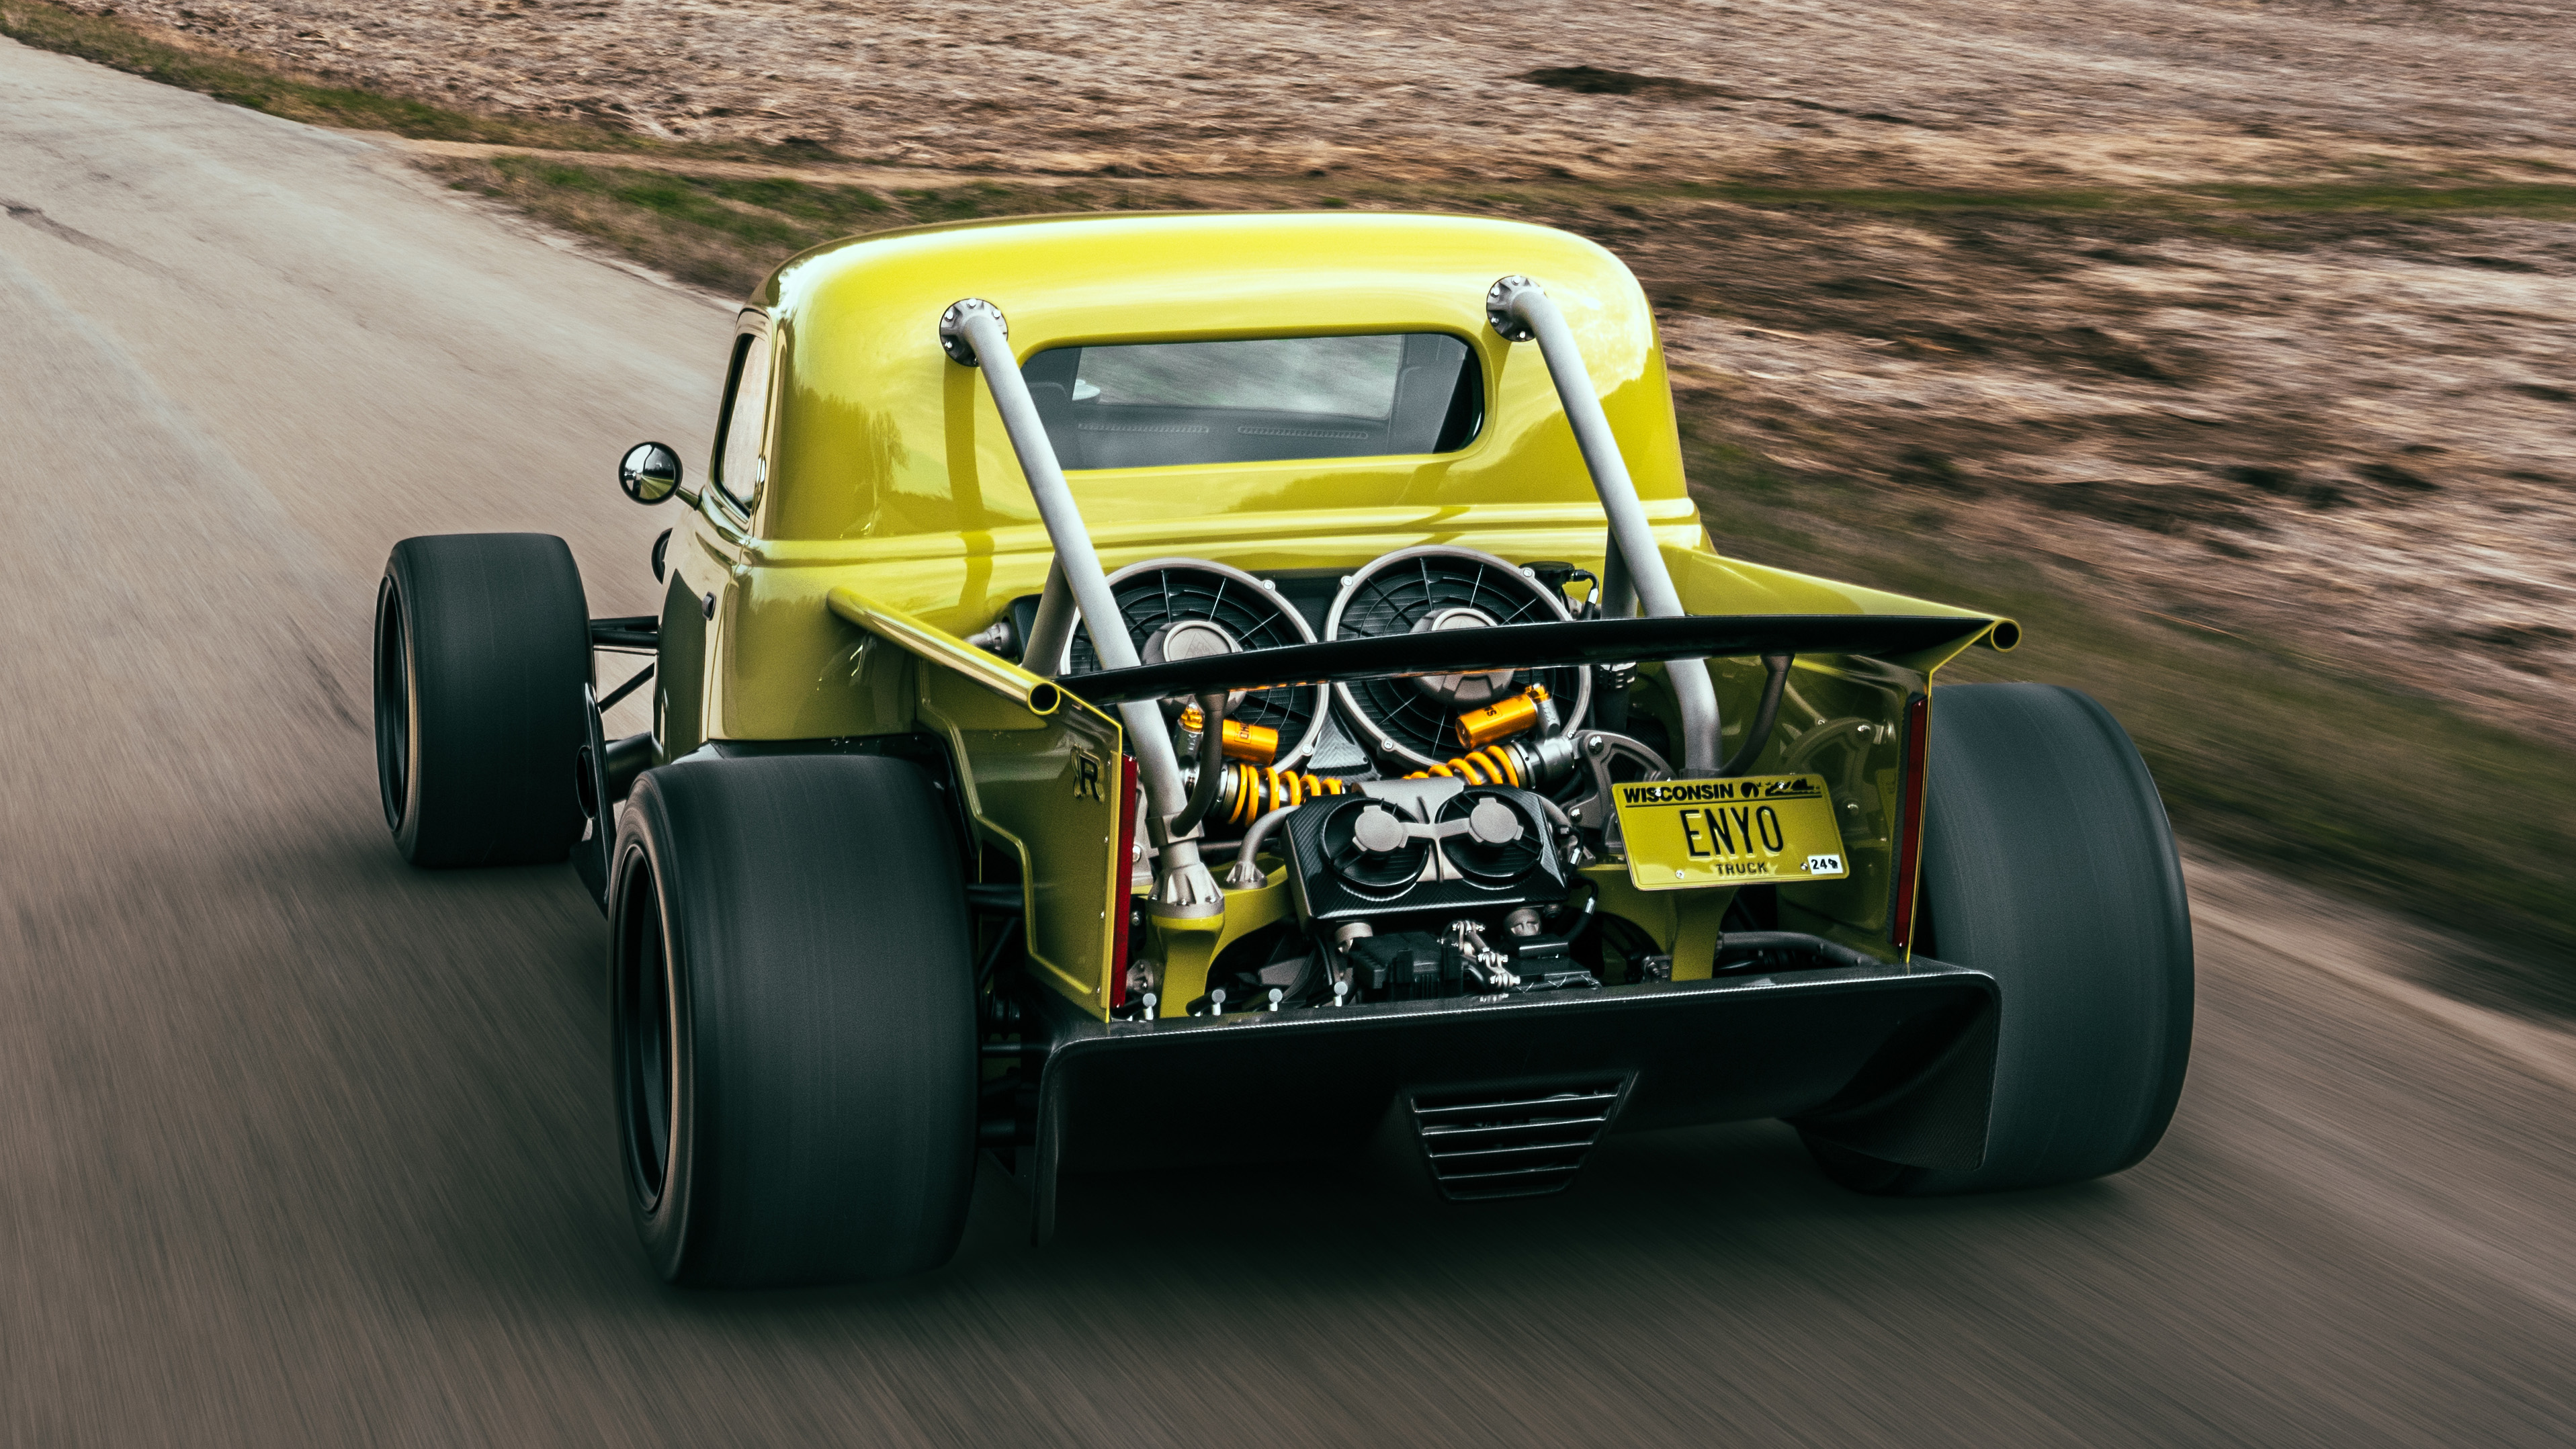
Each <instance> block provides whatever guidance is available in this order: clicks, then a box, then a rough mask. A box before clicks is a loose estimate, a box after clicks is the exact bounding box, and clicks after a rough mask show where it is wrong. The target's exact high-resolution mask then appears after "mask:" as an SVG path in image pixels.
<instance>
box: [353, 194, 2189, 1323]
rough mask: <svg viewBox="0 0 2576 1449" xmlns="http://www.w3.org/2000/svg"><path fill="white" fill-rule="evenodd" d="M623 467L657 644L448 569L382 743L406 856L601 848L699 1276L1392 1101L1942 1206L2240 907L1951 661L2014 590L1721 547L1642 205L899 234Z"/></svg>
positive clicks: (456, 539) (2057, 1119) (512, 563)
mask: <svg viewBox="0 0 2576 1449" xmlns="http://www.w3.org/2000/svg"><path fill="white" fill-rule="evenodd" d="M620 482H621V485H622V487H623V488H624V489H625V491H626V492H627V493H628V494H629V495H630V496H631V497H633V498H634V499H636V500H637V501H639V502H642V503H648V504H652V503H660V502H662V501H664V500H666V499H669V498H673V497H676V498H678V499H679V500H680V501H681V502H682V503H683V504H685V505H686V506H687V509H688V513H687V514H686V516H685V521H684V522H683V523H681V524H680V525H679V526H678V527H677V528H675V529H674V530H673V531H672V532H671V533H669V534H665V535H664V538H663V541H662V543H660V544H657V545H656V547H655V550H654V558H653V568H654V571H655V574H656V576H657V577H658V578H659V579H661V581H662V582H663V583H664V585H665V586H666V589H667V593H666V597H665V602H664V605H663V608H662V612H661V614H660V616H659V617H658V618H656V617H642V618H607V619H594V618H592V617H590V615H589V612H588V609H587V605H586V603H585V599H584V594H583V590H582V583H581V579H580V577H579V574H578V573H577V572H576V570H575V568H574V565H573V562H572V558H571V555H570V553H569V552H568V551H567V550H566V548H565V547H564V545H563V543H562V542H561V541H560V540H557V539H555V538H552V537H547V536H542V535H531V534H475V535H453V536H442V537H426V538H412V539H406V540H404V541H403V542H401V543H400V544H397V545H396V546H395V547H394V550H393V553H392V557H391V560H390V562H389V563H388V565H387V567H386V570H385V577H384V582H383V585H382V588H381V590H380V593H379V596H378V602H377V609H376V649H375V681H376V691H375V693H376V705H375V708H376V735H377V742H378V751H377V753H378V762H379V773H380V778H381V781H382V785H383V796H384V807H385V817H386V820H387V823H388V824H389V825H390V826H391V828H392V831H393V835H394V840H395V844H396V846H397V847H398V849H399V850H400V851H401V852H402V854H403V856H404V857H405V858H406V859H408V860H409V861H410V862H411V863H412V864H414V865H416V866H421V867H458V866H477V865H486V864H501V863H510V862H535V861H548V860H562V859H564V858H565V857H566V856H567V855H569V856H570V858H571V860H572V862H573V864H574V865H575V867H576V868H577V869H578V871H579V873H580V875H581V878H582V880H583V881H584V882H586V883H587V885H588V887H589V889H590V890H591V892H592V893H593V894H594V896H595V897H596V899H597V900H598V901H599V903H600V905H601V906H602V908H603V909H604V911H605V912H606V915H607V919H608V964H609V975H610V983H611V992H610V995H611V999H612V1001H613V1009H612V1017H613V1020H612V1023H611V1032H612V1038H613V1060H614V1071H615V1080H614V1093H615V1107H616V1121H617V1123H618V1131H619V1136H620V1143H621V1148H622V1157H623V1161H624V1163H625V1173H626V1189H627V1191H628V1193H629V1196H630V1199H631V1201H632V1204H633V1209H634V1218H635V1223H636V1226H637V1229H638V1232H639V1234H640V1236H641V1237H642V1240H643V1243H644V1247H645V1250H646V1253H647V1255H648V1257H649V1259H650V1260H651V1262H652V1264H653V1266H654V1268H655V1269H656V1270H657V1271H658V1272H660V1273H661V1274H663V1275H664V1276H665V1277H667V1278H670V1279H672V1280H675V1281H681V1282H688V1283H699V1284H712V1285H757V1284H781V1283H800V1282H818V1281H832V1280H847V1279H865V1278H888V1277H896V1276H900V1275H904V1274H909V1273H916V1272H920V1271H923V1270H926V1269H929V1268H933V1267H936V1266H938V1265H939V1264H941V1263H943V1262H945V1261H946V1260H947V1259H948V1258H949V1257H950V1255H951V1254H952V1253H953V1252H954V1251H955V1249H956V1245H957V1243H958V1240H959V1236H960V1233H961V1230H962V1225H963V1223H964V1220H965V1215H966V1206H967V1199H968V1196H969V1187H970V1183H971V1181H972V1180H973V1177H974V1175H975V1164H976V1162H977V1160H978V1154H979V1153H980V1152H987V1151H989V1152H992V1153H994V1154H996V1155H997V1156H998V1157H999V1158H1000V1159H1001V1161H1002V1162H1003V1163H1004V1164H1005V1165H1006V1166H1007V1168H1008V1169H1009V1170H1010V1171H1011V1172H1012V1173H1013V1174H1014V1175H1015V1176H1016V1178H1017V1180H1018V1181H1019V1183H1020V1184H1021V1185H1022V1186H1023V1187H1024V1189H1025V1190H1026V1192H1027V1194H1028V1197H1029V1200H1030V1202H1031V1204H1032V1216H1033V1222H1034V1228H1035V1231H1036V1233H1037V1235H1038V1236H1039V1237H1040V1238H1041V1239H1043V1238H1044V1237H1045V1236H1046V1235H1047V1234H1048V1233H1050V1232H1051V1231H1052V1229H1053V1225H1054V1221H1055V1217H1056V1205H1057V1203H1058V1201H1059V1200H1060V1199H1061V1198H1062V1197H1063V1195H1064V1194H1066V1193H1068V1192H1073V1191H1078V1190H1079V1184H1080V1182H1081V1181H1082V1179H1083V1177H1084V1175H1086V1174H1093V1173H1101V1172H1111V1171H1117V1170H1120V1169H1126V1168H1134V1167H1139V1166H1146V1165H1168V1164H1175V1163H1207V1162H1219V1161H1231V1160H1243V1159H1262V1158H1282V1157H1286V1158H1299V1157H1314V1156H1322V1155H1329V1154H1333V1153H1338V1152H1347V1151H1350V1150H1352V1149H1354V1148H1355V1147H1356V1146H1358V1145H1359V1144H1361V1143H1362V1142H1363V1141H1365V1140H1367V1139H1370V1138H1372V1137H1373V1136H1375V1135H1376V1134H1378V1133H1379V1132H1381V1131H1382V1130H1395V1131H1400V1132H1401V1133H1403V1134H1405V1135H1406V1136H1408V1137H1409V1138H1410V1139H1411V1140H1412V1141H1414V1142H1416V1143H1418V1144H1419V1150H1420V1153H1421V1157H1422V1161H1423V1162H1424V1163H1425V1165H1426V1167H1427V1170H1428V1174H1429V1177H1430V1179H1431V1181H1432V1182H1433V1183H1434V1184H1436V1186H1437V1188H1438V1189H1439V1190H1440V1191H1441V1192H1443V1193H1445V1194H1446V1195H1448V1196H1449V1197H1452V1198H1461V1199H1464V1198H1481V1197H1497V1196H1510V1195H1517V1194H1529V1193H1541V1192H1550V1191H1554V1190H1557V1189H1560V1188H1563V1187H1565V1186H1566V1185H1567V1184H1568V1183H1569V1182H1571V1181H1573V1180H1574V1178H1575V1176H1576V1174H1577V1172H1578V1170H1579V1169H1580V1168H1581V1166H1582V1164H1583V1161H1584V1158H1585V1155H1586V1154H1587V1153H1588V1152H1589V1151H1590V1150H1591V1149H1592V1147H1593V1146H1594V1145H1595V1144H1596V1143H1597V1142H1599V1141H1600V1140H1601V1139H1602V1138H1603V1136H1605V1135H1606V1134H1608V1133H1610V1132H1614V1131H1636V1130H1648V1129H1654V1128H1661V1127H1673V1126H1680V1125H1687V1124H1695V1123H1706V1122H1717V1121H1733V1120H1746V1119H1759V1118H1781V1119H1785V1120H1786V1121H1787V1122H1789V1123H1790V1124H1792V1125H1793V1126H1794V1127H1795V1128H1796V1129H1797V1130H1798V1132H1799V1133H1801V1134H1802V1136H1803V1137H1804V1139H1805V1140H1806V1142H1807V1143H1808V1145H1809V1146H1810V1148H1811V1149H1812V1151H1813V1153H1814V1156H1815V1158H1816V1161H1817V1162H1818V1163H1819V1164H1820V1165H1821V1167H1822V1168H1823V1170H1824V1171H1825V1172H1826V1173H1827V1174H1829V1175H1830V1176H1831V1177H1833V1178H1834V1179H1835V1180H1836V1181H1838V1182H1841V1183H1843V1184H1846V1185H1848V1186H1850V1187H1852V1188H1855V1189H1858V1190H1861V1191H1865V1192H1877V1193H1954V1192H1977V1191H1987V1190H1993V1189H2002V1188H2017V1187H2028V1186H2036V1185H2044V1184H2050V1183H2061V1182H2067V1181H2072V1180H2076V1179H2082V1178H2089V1177H2094V1176H2099V1175H2101V1174H2104V1173H2111V1172H2117V1171H2119V1170H2121V1169H2122V1168H2125V1167H2127V1166H2129V1165H2130V1164H2132V1163H2134V1162H2136V1161H2138V1160H2139V1159H2140V1158H2141V1157H2143V1156H2144V1155H2145V1154H2146V1153H2147V1152H2148V1151H2149V1150H2150V1149H2151V1148H2152V1147H2153V1146H2154V1145H2155V1143H2156V1141H2157V1139H2158V1137H2159V1136H2160V1135H2161V1134H2162V1132H2163V1130H2164V1127H2165V1124H2166V1121H2167V1120H2168V1118H2169V1117H2170V1116H2171V1115H2172V1112H2173V1109H2174V1104H2175V1099H2176V1097H2177V1095H2178V1093H2179V1092H2180V1089H2181V1083H2182V1077H2183V1072H2184V1067H2185V1063H2186V1060H2187V1058H2188V1055H2189V1048H2190V1035H2191V998H2192V956H2191V940H2190V921H2189V917H2188V914H2187V911H2186V907H2185V904H2184V897H2183V889H2182V882H2181V874H2180V870H2179V867H2178V865H2177V862H2176V858H2175V852H2174V846H2173V841H2172V836H2171V833H2170V831H2169V829H2168V827H2167V824H2166V820H2165V815H2164V810H2163V807H2162V804H2161V802H2160V800H2159V798H2158V796H2157V794H2156V791H2155V787H2154V784H2153V782H2152V781H2151V780H2150V779H2149V778H2148V775H2147V771H2146V769H2145V767H2144V766H2143V765H2142V764H2141V762H2140V761H2139V758H2138V755H2137V752H2136V750H2135V749H2134V748H2133V747H2132V746H2131V744H2130V742H2129V739H2128V737H2127V736H2126V735H2125V734H2124V733H2123V732H2122V731H2121V729H2120V726H2119V725H2118V724H2117V723H2116V722H2114V721H2113V720H2112V719H2111V717H2110V716H2109V715H2108V714H2107V713H2105V712H2104V711H2103V710H2102V709H2101V707H2100V706H2099V705H2097V704H2095V703H2094V702H2093V701H2091V700H2090V699H2087V698H2086V697H2084V696H2082V695H2080V694H2076V693H2074V692H2072V691H2067V690H2062V689H2055V688H2050V687H2044V686H2038V685H1977V686H1945V687H1940V688H1935V687H1934V686H1933V683H1932V680H1933V676H1934V673H1935V672H1936V671H1937V670H1938V669H1939V668H1940V667H1941V666H1942V664H1943V663H1944V662H1946V661H1948V660H1950V659H1952V658H1953V657H1955V656H1956V655H1958V654H1959V653H1960V652H1961V651H1963V650H1965V649H1968V648H1971V647H1974V646H1978V645H1986V646H1991V647H1994V648H1999V649H2001V648H2009V647H2011V645H2012V644H2013V643H2014V641H2015V637H2016V635H2017V633H2018V631H2017V628H2016V626H2015V625H2014V624H2013V623H2012V622H2011V621H2009V620H2004V619H1997V618H1992V617H1988V616H1985V615H1982V614H1978V613H1975V612H1973V611H1969V610H1963V609H1958V608H1952V607H1948V606H1945V605H1941V604H1934V603H1927V602H1924V601H1922V600H1918V599H1911V598H1903V597H1898V596H1896V595H1893V594H1889V593H1884V592H1880V591H1878V590H1874V589H1871V588H1867V587H1863V586H1859V585H1853V584H1842V583H1833V582H1828V581H1826V580H1823V579H1818V578H1811V577H1806V576H1802V575H1799V574H1795V573H1790V572H1786V571H1783V570H1780V569H1774V568H1764V567H1757V566H1755V565H1752V564H1748V563H1743V562H1738V561H1734V560H1730V559H1728V558H1725V557H1723V556H1721V555H1720V554H1718V553H1716V552H1714V551H1713V550H1712V549H1711V548H1710V547H1709V546H1708V544H1707V540H1706V535H1705V534H1704V533H1703V531H1702V529H1701V526H1700V523H1699V520H1698V517H1697V515H1696V512H1695V510H1694V507H1693V505H1692V503H1691V502H1690V499H1689V497H1688V495H1687V492H1686V490H1685V487H1684V480H1683V469H1682V454H1681V448H1680V443H1679V436H1678V432H1677V429H1676V425H1675V420H1674V413H1673V406H1672V400H1671V391H1670V388H1669V386H1668V384H1667V382H1666V379H1665V375H1664V363H1663V356H1662V352H1661V349H1660V346H1659V344H1658V341H1657V337H1656V331H1655V325H1654V318H1653V314H1652V312H1651V311H1650V309H1649V308H1648V305H1647V302H1646V299H1645V297H1644V296H1643V294H1642V293H1641V291H1640V290H1639V288H1638V285H1637V282H1636V280H1635V279H1634V278H1633V277H1632V276H1631V275H1630V274H1629V272H1628V270H1627V269H1626V268H1625V267H1624V266H1622V265H1621V264H1620V262H1619V261H1618V260H1617V259H1616V258H1614V257H1613V256H1611V255H1610V254H1609V253H1607V252H1605V251H1603V250H1602V249H1601V248H1600V247H1597V246H1595V245H1593V244H1591V243H1589V242H1586V241H1583V240H1581V239H1579V238H1576V237H1573V236H1569V235H1566V234H1564V233H1561V232H1556V231H1551V230H1547V229H1543V228H1538V227H1531V226H1525V225H1515V224H1505V223H1498V222H1492V221H1483V220H1473V219H1466V218H1458V217H1439V216H1400V215H1354V214H1349V213H1328V214H1320V215H1293V214H1269V215H1186V214H1168V215H1112V216H1086V217H1070V218H1064V217H1059V218H1037V219H1019V220H1008V221H995V222H978V223H971V224H964V225H954V226H936V227H922V228H915V229H912V230H907V231H896V232H887V233H883V234H879V235H874V236H868V237H864V238H859V239H854V240H850V241H844V242H840V243H837V244H834V245H830V246H825V247H821V248H817V249H815V250H813V251H809V252H806V253H804V254H803V255H801V256H798V257H795V258H793V259H792V260H790V261H788V262H787V263H785V264H784V265H782V266H781V267H780V268H779V269H778V271H777V272H776V273H775V274H774V275H773V276H772V277H771V278H770V279H769V281H768V282H767V283H766V284H765V285H764V286H763V287H762V288H761V290H760V291H759V293H758V294H757V296H756V297H755V298H754V300H753V301H752V303H751V304H750V305H749V306H747V307H745V308H744V309H743V311H742V313H741V316H740V322H739V326H738V327H737V329H736V331H735V335H734V338H733V342H732V347H731V352H730V356H729V358H728V360H727V365H726V369H725V372H724V386H723V400H722V404H721V413H720V421H719V426H718V430H717V434H716V443H715V447H714V452H713V457H712V459H711V460H710V462H709V465H708V467H707V468H706V470H705V473H704V477H703V479H702V480H701V481H698V482H696V483H695V484H694V486H693V485H692V483H691V482H690V481H689V480H687V479H685V478H684V470H683V467H682V464H681V460H680V459H679V458H678V457H677V455H676V454H674V453H673V451H672V450H671V449H669V448H666V447H663V446H662V445H660V444H652V443H647V444H641V445H638V446H637V447H636V448H635V449H633V450H632V451H631V452H629V453H628V454H627V456H626V458H625V459H624V460H623V462H622V464H621V466H620ZM1926 546H1927V547H1937V546H1938V542H1937V540H1927V543H1926ZM620 652H624V653H630V654H641V655H649V663H647V664H646V666H645V667H644V668H643V669H642V670H641V671H640V672H639V673H637V674H635V675H634V676H633V677H632V678H627V679H623V680H617V681H614V683H613V687H611V688H609V689H607V690H606V691H605V693H601V692H599V689H598V686H599V685H600V683H601V682H603V681H608V680H610V679H611V676H610V675H608V674H604V673H595V668H596V666H595V661H597V660H599V659H601V658H602V657H603V656H605V657H608V658H612V659H613V658H615V657H616V656H617V654H618V653H620ZM618 672H619V673H623V671H622V670H621V671H618ZM647 683H649V684H650V687H651V690H652V694H651V701H652V719H653V727H652V729H651V730H650V731H649V732H648V733H645V734H641V735H637V736H634V737H632V738H625V739H616V740H608V739H603V738H602V734H601V726H600V718H601V711H602V708H603V707H605V706H608V705H611V704H614V703H615V702H616V701H617V700H619V699H622V698H624V697H625V696H626V695H627V694H628V693H629V692H631V691H633V690H635V689H638V688H640V687H643V686H644V685H645V684H647ZM621 802H622V805H623V808H622V809H621V808H619V807H620V804H621Z"/></svg>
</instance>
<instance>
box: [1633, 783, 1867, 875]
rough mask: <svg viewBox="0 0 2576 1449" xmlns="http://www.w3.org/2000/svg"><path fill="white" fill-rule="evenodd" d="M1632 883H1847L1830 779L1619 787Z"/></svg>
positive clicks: (1848, 866) (1644, 784) (1651, 784)
mask: <svg viewBox="0 0 2576 1449" xmlns="http://www.w3.org/2000/svg"><path fill="white" fill-rule="evenodd" d="M1612 788H1613V789H1614V790H1615V791H1616V792H1617V802H1618V807H1619V833H1620V834H1621V835H1622V836H1624V837H1626V839H1627V842H1628V878H1629V879H1630V880H1632V881H1635V882H1636V883H1637V889H1639V890H1641V891H1671V890H1684V889H1688V888H1690V887H1692V886H1713V885H1770V884H1774V883H1776V882H1780V881H1792V880H1840V879H1842V878H1843V877H1844V876H1847V875H1849V874H1851V867H1850V865H1849V864H1848V863H1846V862H1845V861H1844V859H1843V837H1842V832H1841V831H1840V830H1839V829H1837V828H1836V827H1835V825H1834V802H1833V797H1832V796H1831V795H1830V794H1828V793H1827V792H1826V790H1825V779H1824V777H1823V776H1822V775H1766V776H1759V777H1755V778H1751V779H1737V780H1654V781H1648V782H1643V783H1640V784H1635V785H1617V786H1613V787H1612Z"/></svg>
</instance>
